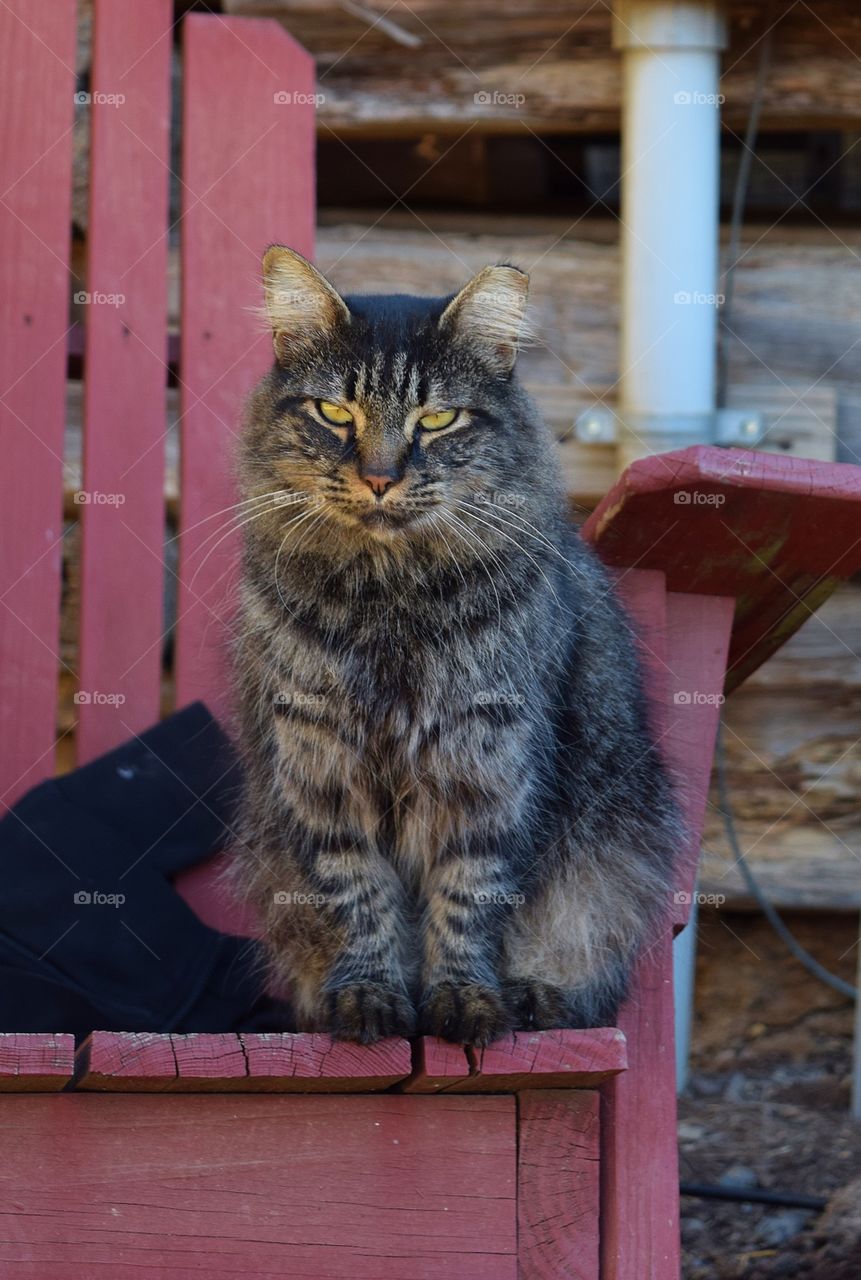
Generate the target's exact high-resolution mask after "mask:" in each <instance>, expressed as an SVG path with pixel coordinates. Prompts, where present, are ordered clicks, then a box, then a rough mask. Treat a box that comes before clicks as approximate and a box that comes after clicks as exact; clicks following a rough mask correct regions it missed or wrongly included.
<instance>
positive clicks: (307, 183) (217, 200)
mask: <svg viewBox="0 0 861 1280" xmlns="http://www.w3.org/2000/svg"><path fill="white" fill-rule="evenodd" d="M184 75H185V84H184V102H183V154H184V171H183V217H182V250H181V252H182V321H181V348H180V370H181V407H182V413H181V432H182V437H181V438H182V454H181V485H180V492H181V523H180V586H179V600H178V607H177V613H178V620H177V649H176V691H177V703H178V704H179V705H182V704H184V703H186V702H189V701H191V700H193V699H195V698H203V699H204V700H205V701H206V702H207V703H208V704H209V706H210V707H211V708H212V710H213V711H214V712H216V713H218V714H220V715H222V716H225V717H226V716H228V715H229V712H230V698H229V694H228V689H229V681H228V679H227V673H226V667H225V654H226V646H227V645H229V643H230V638H231V632H232V625H231V617H230V608H231V605H230V601H231V592H232V588H233V586H235V576H236V574H235V570H236V564H237V550H238V537H237V534H236V532H235V531H234V532H228V530H230V529H231V528H232V525H231V524H230V523H229V518H230V516H231V514H232V513H230V512H227V511H224V508H227V507H229V506H230V504H231V503H232V502H235V500H236V498H235V490H234V484H233V477H232V468H233V463H232V458H233V454H234V448H235V437H236V433H237V430H238V427H239V420H240V414H241V409H242V403H243V400H244V399H245V397H246V395H247V394H248V392H249V390H250V389H251V387H252V386H253V384H254V382H255V381H256V379H257V378H258V377H259V376H260V374H261V373H262V372H263V371H264V370H265V369H266V367H267V366H268V364H269V363H270V362H271V359H272V347H271V342H270V339H269V337H268V336H267V335H266V334H265V332H264V329H263V326H262V324H261V322H260V320H259V318H258V315H257V314H256V313H257V312H258V311H259V308H260V305H261V301H262V296H261V287H260V258H261V255H262V253H263V250H264V249H265V248H266V246H267V244H268V243H270V242H271V241H272V240H275V239H280V240H283V241H284V242H285V243H287V244H289V245H292V246H293V247H294V248H296V249H298V250H299V251H300V252H302V253H304V254H306V255H308V256H310V255H311V253H312V252H313V242H314V213H315V211H314V127H315V126H314V100H313V94H314V64H313V60H312V58H311V56H310V55H309V54H308V53H306V52H305V50H304V49H302V48H301V47H300V46H299V45H297V44H296V42H295V41H294V40H293V39H292V38H291V37H290V36H289V35H288V34H287V32H286V31H285V30H284V29H283V27H281V26H280V24H278V23H276V22H273V21H270V20H266V19H263V20H249V19H224V18H217V17H213V16H211V15H204V14H191V15H190V16H189V17H188V18H187V19H186V21H185V27H184ZM216 512H223V514H221V515H217V516H216V515H214V513H216Z"/></svg>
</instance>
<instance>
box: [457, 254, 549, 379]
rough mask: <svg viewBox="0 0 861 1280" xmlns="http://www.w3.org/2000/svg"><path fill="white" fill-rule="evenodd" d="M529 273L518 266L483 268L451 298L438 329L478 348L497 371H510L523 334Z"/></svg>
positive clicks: (502, 372) (524, 334)
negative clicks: (519, 269)
mask: <svg viewBox="0 0 861 1280" xmlns="http://www.w3.org/2000/svg"><path fill="white" fill-rule="evenodd" d="M528 293H529V276H528V275H526V273H525V272H523V271H518V269H517V267H485V268H484V269H483V270H482V271H479V272H478V274H477V275H474V276H473V277H472V279H471V280H470V282H469V284H467V285H465V286H464V287H463V289H461V291H460V293H458V294H456V295H455V296H454V298H452V300H451V302H450V303H449V304H448V306H447V307H446V309H445V311H444V312H443V313H442V315H441V317H440V322H439V323H440V329H442V330H443V331H448V332H450V333H451V334H453V335H456V336H459V337H461V338H463V339H464V340H465V341H467V342H469V343H470V344H471V345H472V346H473V347H475V348H477V349H478V350H479V351H480V353H481V355H482V356H483V358H484V359H485V360H487V362H488V363H489V364H490V365H491V367H492V368H493V369H495V370H496V372H497V373H500V374H505V373H509V372H510V371H511V369H512V368H513V366H514V361H515V359H516V357H517V350H518V347H519V346H520V344H521V342H522V341H523V340H524V338H525V337H526V336H527V334H526V301H527V296H528Z"/></svg>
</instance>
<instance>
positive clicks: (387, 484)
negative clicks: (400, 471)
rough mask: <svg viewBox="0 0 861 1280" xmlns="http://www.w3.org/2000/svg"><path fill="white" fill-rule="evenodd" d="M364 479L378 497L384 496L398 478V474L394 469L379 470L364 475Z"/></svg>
mask: <svg viewBox="0 0 861 1280" xmlns="http://www.w3.org/2000/svg"><path fill="white" fill-rule="evenodd" d="M362 479H363V480H364V482H365V484H366V485H367V486H368V488H369V489H370V490H371V492H372V493H374V494H376V496H377V497H378V498H382V496H383V494H384V493H385V492H386V490H387V489H389V488H391V486H392V485H393V484H394V483H395V481H396V480H397V476H396V475H395V473H394V472H393V471H379V472H376V473H373V474H370V475H363V476H362Z"/></svg>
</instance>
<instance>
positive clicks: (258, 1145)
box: [0, 1094, 517, 1280]
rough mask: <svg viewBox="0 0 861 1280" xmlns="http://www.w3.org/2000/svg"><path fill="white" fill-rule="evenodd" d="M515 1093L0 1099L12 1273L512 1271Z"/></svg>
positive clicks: (350, 1278)
mask: <svg viewBox="0 0 861 1280" xmlns="http://www.w3.org/2000/svg"><path fill="white" fill-rule="evenodd" d="M516 1120H517V1117H516V1107H515V1100H514V1099H513V1098H406V1097H399V1096H395V1095H391V1094H388V1095H376V1096H367V1095H364V1096H363V1095H361V1094H356V1095H352V1096H349V1097H331V1096H326V1095H325V1094H315V1095H308V1096H305V1097H302V1096H294V1097H289V1098H284V1097H271V1096H267V1097H219V1096H217V1095H213V1094H208V1095H205V1094H203V1095H198V1096H193V1095H185V1096H180V1097H171V1098H163V1097H145V1096H142V1095H137V1096H125V1097H123V1096H120V1095H113V1096H104V1097H94V1096H92V1095H85V1094H75V1095H69V1094H65V1095H62V1096H60V1097H56V1098H26V1097H17V1098H7V1099H2V1098H0V1126H2V1129H3V1132H4V1135H5V1137H6V1141H7V1144H8V1147H9V1149H10V1150H12V1151H14V1152H15V1158H14V1160H5V1161H3V1163H2V1167H0V1196H2V1201H3V1206H4V1209H5V1210H6V1211H7V1214H6V1229H5V1230H4V1232H3V1240H2V1241H0V1273H2V1274H4V1275H9V1276H13V1275H14V1276H15V1277H16V1280H17V1278H18V1277H21V1278H22V1280H44V1277H46V1276H50V1277H51V1280H81V1277H84V1276H87V1277H89V1276H94V1275H105V1276H110V1277H111V1280H140V1277H142V1276H163V1277H170V1280H200V1278H201V1277H207V1278H209V1277H225V1278H226V1277H228V1276H234V1277H239V1276H261V1277H262V1276H271V1277H275V1276H296V1277H300V1276H302V1277H308V1278H309V1280H310V1277H322V1276H326V1277H328V1278H330V1280H419V1278H420V1280H454V1277H458V1276H462V1275H468V1276H469V1277H470V1280H515V1278H516V1275H517V1206H516V1180H517V1134H516Z"/></svg>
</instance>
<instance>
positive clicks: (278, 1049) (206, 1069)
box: [77, 1031, 411, 1093]
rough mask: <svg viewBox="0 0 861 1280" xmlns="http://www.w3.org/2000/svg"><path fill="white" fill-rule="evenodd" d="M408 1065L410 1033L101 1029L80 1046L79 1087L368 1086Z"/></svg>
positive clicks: (338, 1089)
mask: <svg viewBox="0 0 861 1280" xmlns="http://www.w3.org/2000/svg"><path fill="white" fill-rule="evenodd" d="M410 1069H411V1058H410V1046H409V1044H408V1043H407V1041H406V1040H384V1041H380V1043H379V1044H376V1045H370V1046H361V1045H355V1044H346V1043H343V1042H338V1041H333V1040H332V1038H331V1037H330V1036H325V1035H290V1034H287V1033H282V1032H273V1033H271V1034H247V1033H244V1034H242V1035H234V1034H221V1035H202V1034H200V1035H157V1034H154V1033H150V1032H133V1031H96V1032H93V1034H92V1035H91V1036H89V1037H88V1039H87V1041H86V1042H85V1044H84V1045H83V1046H82V1047H81V1049H80V1050H79V1053H78V1072H79V1076H78V1080H77V1087H78V1088H79V1089H85V1090H93V1091H97V1092H119V1093H128V1092H142V1093H183V1092H191V1093H201V1092H218V1093H223V1092H229V1093H310V1092H314V1093H367V1092H373V1091H377V1090H380V1089H388V1088H389V1087H390V1086H391V1085H393V1084H397V1083H398V1081H400V1080H403V1079H405V1078H406V1077H407V1076H408V1075H409V1073H410Z"/></svg>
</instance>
